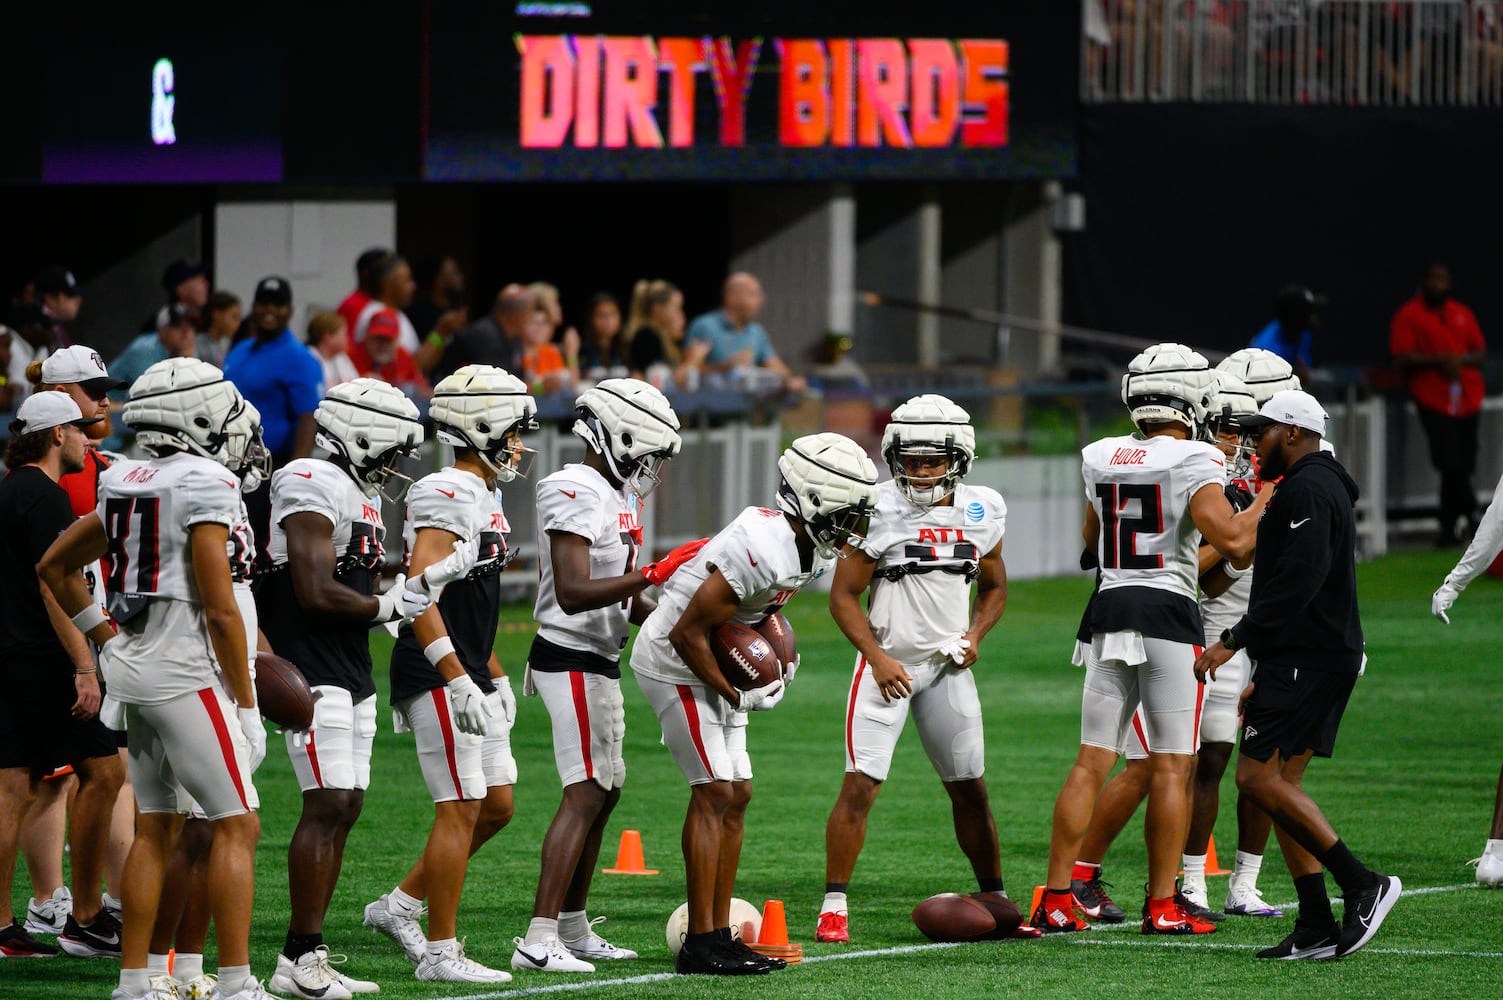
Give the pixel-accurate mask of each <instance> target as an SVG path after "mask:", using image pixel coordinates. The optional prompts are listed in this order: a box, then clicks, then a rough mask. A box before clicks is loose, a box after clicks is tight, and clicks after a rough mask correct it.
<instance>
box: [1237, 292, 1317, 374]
mask: <svg viewBox="0 0 1503 1000" xmlns="http://www.w3.org/2000/svg"><path fill="white" fill-rule="evenodd" d="M1325 304H1326V300H1325V297H1324V296H1322V295H1316V294H1315V293H1314V292H1312V291H1310V289H1308V288H1306V287H1305V286H1304V285H1293V284H1291V285H1285V286H1284V287H1283V288H1281V289H1279V294H1278V296H1277V297H1276V298H1275V299H1274V300H1273V322H1271V323H1269V324H1268V325H1267V326H1265V327H1264V328H1263V329H1261V330H1259V331H1258V333H1257V335H1256V336H1254V337H1253V339H1252V341H1251V342H1250V343H1249V344H1248V345H1247V346H1249V347H1261V348H1262V349H1263V350H1265V351H1272V352H1273V353H1274V354H1277V355H1278V356H1279V357H1281V358H1283V359H1284V360H1285V361H1287V362H1289V364H1290V365H1291V366H1293V368H1294V374H1296V375H1298V376H1299V379H1300V381H1301V382H1303V383H1304V384H1305V385H1309V384H1310V369H1312V368H1314V367H1315V360H1314V354H1313V352H1312V344H1313V343H1314V340H1315V328H1316V327H1317V326H1319V325H1320V310H1321V309H1322V308H1324V307H1325Z"/></svg>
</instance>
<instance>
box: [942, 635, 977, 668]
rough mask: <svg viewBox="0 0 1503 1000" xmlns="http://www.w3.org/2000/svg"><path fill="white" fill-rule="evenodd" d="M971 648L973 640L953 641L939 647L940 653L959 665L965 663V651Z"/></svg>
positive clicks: (961, 639)
mask: <svg viewBox="0 0 1503 1000" xmlns="http://www.w3.org/2000/svg"><path fill="white" fill-rule="evenodd" d="M970 648H971V640H969V639H965V638H960V639H952V640H951V641H949V642H947V643H945V644H944V645H943V646H941V647H939V651H940V652H941V653H943V654H944V655H945V656H948V657H949V658H950V659H952V660H954V661H955V663H956V664H957V665H958V664H961V663H964V662H965V651H966V650H968V649H970Z"/></svg>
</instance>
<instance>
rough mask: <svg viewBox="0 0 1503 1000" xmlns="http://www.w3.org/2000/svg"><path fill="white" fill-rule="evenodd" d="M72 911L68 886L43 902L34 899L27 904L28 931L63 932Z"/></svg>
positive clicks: (41, 932)
mask: <svg viewBox="0 0 1503 1000" xmlns="http://www.w3.org/2000/svg"><path fill="white" fill-rule="evenodd" d="M72 912H73V893H71V892H69V891H68V888H67V886H64V887H63V888H61V889H57V890H55V891H54V892H53V893H52V895H51V896H49V897H48V898H47V899H46V900H44V901H43V902H41V903H38V902H37V901H36V900H35V899H32V900H31V901H30V902H28V903H27V904H26V933H28V934H61V933H62V932H63V926H64V925H65V924H66V923H67V921H68V915H69V914H70V913H72ZM116 916H117V917H118V916H119V914H116Z"/></svg>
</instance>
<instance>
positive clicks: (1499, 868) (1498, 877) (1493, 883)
mask: <svg viewBox="0 0 1503 1000" xmlns="http://www.w3.org/2000/svg"><path fill="white" fill-rule="evenodd" d="M1487 846H1488V848H1489V849H1488V850H1485V851H1483V852H1482V857H1480V858H1477V859H1476V860H1475V861H1470V862H1468V864H1473V865H1476V866H1477V884H1478V885H1480V886H1483V887H1484V888H1487V889H1496V888H1498V887H1499V886H1503V856H1500V855H1497V854H1494V853H1493V852H1492V850H1491V848H1492V841H1488V845H1487ZM26 929H27V930H31V929H32V927H31V921H30V920H27V921H26Z"/></svg>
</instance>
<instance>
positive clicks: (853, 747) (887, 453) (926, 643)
mask: <svg viewBox="0 0 1503 1000" xmlns="http://www.w3.org/2000/svg"><path fill="white" fill-rule="evenodd" d="M882 457H883V459H885V460H886V462H887V467H888V468H889V469H890V470H892V479H891V480H890V481H889V482H886V483H883V484H882V487H881V490H880V493H879V494H878V498H877V513H876V514H875V516H873V518H872V524H871V532H870V533H869V534H868V535H867V536H866V538H865V539H864V540H862V541H860V542H857V543H856V545H855V546H854V548H853V550H852V552H851V554H850V557H849V558H847V559H844V560H842V561H841V562H840V564H839V565H838V566H836V568H835V582H834V584H833V585H832V586H831V588H830V614H831V615H833V616H834V618H835V622H836V624H837V625H839V626H840V630H841V631H842V632H844V633H845V635H846V638H848V639H850V640H851V643H852V645H854V646H855V647H856V652H857V656H856V666H855V674H854V678H853V680H852V681H851V693H850V698H849V701H848V707H847V709H846V725H845V732H846V741H845V753H846V757H845V780H844V782H843V783H842V784H841V786H840V797H839V798H838V799H837V800H836V802H835V807H834V809H832V810H831V812H830V818H829V821H828V822H827V823H826V825H825V899H824V903H823V905H822V906H821V907H820V913H819V924H818V927H817V928H816V930H815V933H814V939H815V940H816V941H849V940H850V939H851V936H850V930H849V924H848V915H847V904H846V886H847V884H848V883H849V882H850V880H851V873H852V872H853V871H854V870H855V868H856V859H857V857H858V856H859V855H860V853H861V847H862V844H863V843H864V842H865V840H866V818H867V814H868V813H870V812H871V808H872V805H873V804H874V803H875V802H876V800H877V792H878V791H879V790H880V789H881V787H882V783H883V782H884V781H885V780H886V779H887V772H888V769H889V767H890V766H891V764H892V752H893V747H894V746H895V745H896V743H897V741H898V736H899V734H900V733H902V731H903V723H904V721H905V720H906V719H907V717H908V715H909V712H910V706H911V711H912V714H913V721H914V725H915V726H916V727H917V729H918V733H919V739H920V740H922V741H923V745H924V751H925V753H927V754H928V756H929V762H930V763H931V764H933V765H934V770H935V771H936V772H937V773H938V774H939V778H940V781H941V782H942V783H943V784H944V787H945V792H946V793H947V794H948V795H949V797H950V804H951V807H952V812H953V813H954V819H955V839H956V840H957V841H958V842H959V844H960V849H961V850H962V851H963V852H964V853H965V855H966V858H967V859H968V860H969V861H970V863H971V869H972V871H974V872H975V874H976V882H977V885H978V887H979V889H980V891H981V892H985V893H994V894H996V897H997V900H998V902H997V904H996V905H1000V906H1004V907H1008V908H1011V909H1012V910H1013V911H1014V913H1015V916H1016V919H1014V920H1013V921H1012V923H1013V925H1014V926H1016V925H1017V924H1019V923H1021V922H1022V915H1021V914H1020V913H1016V910H1017V907H1016V906H1014V905H1013V904H1012V903H1011V901H1010V900H1008V899H1007V896H1006V893H1005V891H1004V889H1003V885H1002V861H1001V857H1000V854H999V851H998V847H997V824H996V821H995V820H994V819H993V818H992V812H991V807H990V805H989V804H988V800H987V793H986V782H985V780H984V779H983V778H982V773H983V771H984V770H985V764H986V745H985V740H984V738H983V734H982V726H981V700H980V698H979V696H978V695H977V693H976V676H975V674H974V673H972V672H971V669H970V668H971V667H972V666H973V665H974V664H975V663H976V660H977V656H978V653H979V652H980V645H981V640H982V638H983V637H985V635H986V634H987V632H989V631H990V630H991V628H992V627H993V626H994V625H996V623H997V621H998V619H999V618H1001V617H1002V611H1003V609H1004V608H1005V607H1006V605H1007V567H1006V566H1005V565H1004V563H1003V561H1002V531H1003V526H1004V524H1005V522H1006V518H1007V505H1006V504H1005V503H1004V502H1003V501H1002V497H1001V495H1000V494H998V493H997V491H996V490H993V489H989V488H988V487H985V486H969V485H965V484H963V483H962V482H961V480H962V479H964V478H965V475H966V473H968V472H969V471H970V469H971V463H972V462H973V461H974V460H975V457H976V432H975V430H974V429H973V428H972V427H971V418H970V415H969V414H968V413H966V411H965V410H963V409H961V408H960V407H959V406H957V405H956V404H955V403H953V402H951V401H950V400H948V399H946V398H945V397H944V396H936V395H924V396H915V397H914V398H912V399H910V400H908V401H907V402H906V403H904V404H903V405H902V406H899V407H898V408H897V409H896V410H894V411H893V413H892V422H891V423H889V424H888V425H887V429H886V431H884V432H883V435H882ZM973 581H974V582H975V583H976V587H977V589H976V603H975V607H974V608H972V607H971V606H970V604H971V602H970V596H971V583H972V582H973ZM868 588H870V590H871V600H870V611H869V612H863V611H862V609H861V595H862V594H863V593H865V592H866V590H867V589H868Z"/></svg>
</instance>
